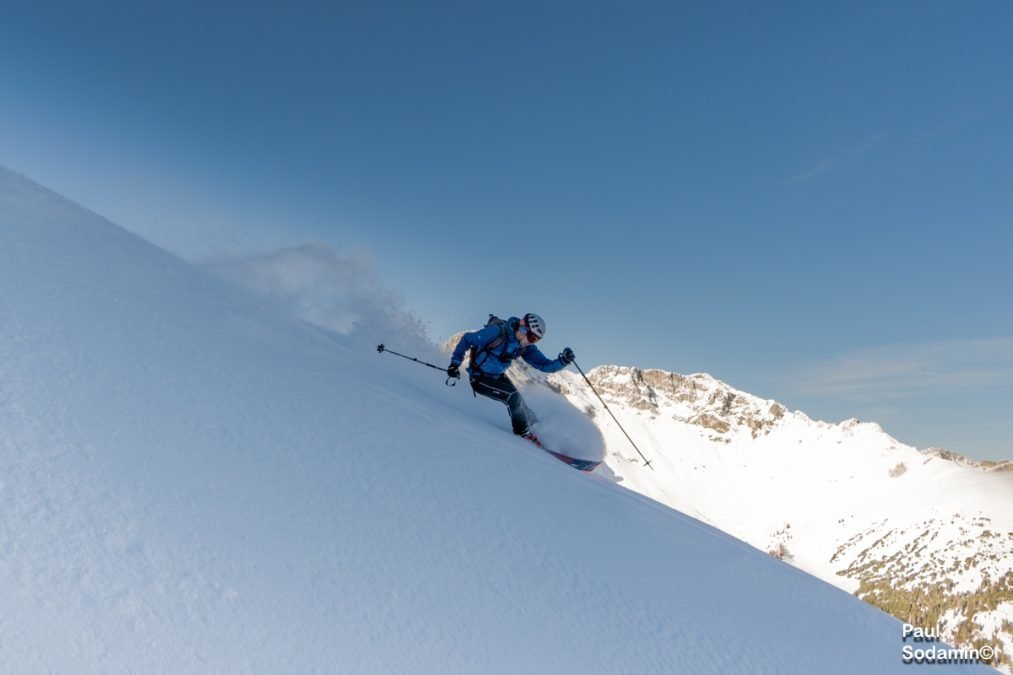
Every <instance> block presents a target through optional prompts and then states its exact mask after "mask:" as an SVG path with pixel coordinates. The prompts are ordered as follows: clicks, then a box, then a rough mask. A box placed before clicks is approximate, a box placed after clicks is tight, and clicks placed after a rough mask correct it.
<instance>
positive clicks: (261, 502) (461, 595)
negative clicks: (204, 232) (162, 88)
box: [0, 169, 959, 673]
mask: <svg viewBox="0 0 1013 675" xmlns="http://www.w3.org/2000/svg"><path fill="white" fill-rule="evenodd" d="M0 288H2V290H3V292H2V293H0V511H2V513H3V514H4V518H3V520H2V523H0V606H2V607H3V608H4V611H3V613H2V616H0V670H2V671H4V672H39V671H57V672H115V671H120V670H128V671H132V672H233V671H254V672H310V671H326V672H462V671H467V672H510V673H517V672H629V673H645V672H750V673H753V672H772V673H773V672H777V673H784V672H805V673H811V672H849V673H850V672H877V673H879V672H890V671H904V670H905V666H903V664H902V663H901V660H900V650H901V647H902V643H901V639H900V632H901V626H900V624H899V622H897V621H896V620H894V619H892V618H890V617H888V616H887V615H885V614H883V613H880V612H878V611H876V610H874V609H872V608H870V607H869V606H867V605H865V604H864V603H861V602H860V601H858V600H856V599H854V598H852V597H851V596H849V595H848V594H846V593H844V592H842V591H840V590H838V589H836V588H833V587H831V586H829V585H827V584H825V583H823V582H821V581H818V580H816V579H814V578H812V577H810V576H808V575H805V574H803V573H801V572H799V571H797V570H795V569H793V568H792V567H790V566H788V565H785V564H783V563H781V562H779V561H776V560H774V559H772V558H770V557H769V556H767V555H765V554H763V553H761V552H758V551H756V550H755V549H754V548H752V547H750V546H747V545H745V544H743V543H741V542H738V541H736V540H734V539H732V538H731V537H730V536H728V535H726V534H723V533H721V532H719V531H717V530H715V529H713V528H712V527H709V526H707V525H704V524H702V523H700V522H699V521H697V520H694V519H693V518H690V517H688V516H685V515H682V514H679V513H677V512H674V511H672V510H670V509H668V508H666V507H664V506H661V505H660V504H657V503H655V502H653V501H651V500H648V499H647V498H645V497H642V496H640V495H637V494H634V493H632V492H629V491H627V490H624V489H622V488H620V487H618V486H616V485H614V484H612V483H610V482H609V481H606V480H600V479H596V478H594V477H589V476H586V475H583V474H581V473H579V472H576V471H574V470H572V469H570V468H568V467H566V466H564V465H563V464H562V463H560V462H558V461H556V460H555V459H553V458H551V457H549V456H548V455H546V454H544V453H542V452H540V451H538V450H536V449H534V448H532V447H531V446H530V445H528V444H526V443H524V442H522V441H518V440H516V439H514V438H513V437H512V436H511V435H510V434H509V433H508V432H506V423H505V419H502V420H501V419H500V418H501V416H502V413H501V411H491V410H490V411H489V414H488V415H487V413H486V412H479V414H478V415H477V416H476V414H475V412H476V410H484V408H476V406H475V403H474V400H473V399H472V398H471V396H470V394H469V393H468V392H466V391H465V390H464V388H463V387H458V388H453V389H451V388H446V387H443V386H442V378H441V377H439V375H438V374H436V375H435V377H434V375H433V374H432V373H431V372H430V371H428V369H424V368H416V367H415V366H414V365H413V364H407V363H403V362H399V361H398V360H396V359H385V358H384V357H382V356H379V355H377V354H376V353H375V351H369V350H363V349H362V348H361V346H360V341H357V340H356V339H355V336H354V335H351V334H350V335H348V336H345V337H342V336H336V335H335V334H330V333H324V332H321V331H320V330H318V329H316V328H314V327H312V326H310V325H308V324H306V323H302V322H299V321H295V320H293V319H292V318H291V317H289V316H287V315H285V314H284V313H281V312H278V311H276V309H275V308H273V307H272V306H270V305H269V304H265V303H264V302H263V301H261V300H258V299H255V298H253V297H252V296H249V295H247V294H246V293H245V292H243V291H240V290H237V289H235V288H234V287H230V286H228V285H226V284H225V283H224V282H222V281H219V280H217V279H216V278H215V277H213V276H211V275H210V273H208V272H206V271H203V270H201V269H198V268H196V267H194V266H192V265H189V264H187V263H185V262H182V261H180V260H179V259H177V258H174V257H173V256H171V255H169V254H167V253H165V252H163V251H161V250H159V249H157V248H155V247H153V246H151V245H149V244H147V243H145V242H144V241H142V240H140V239H138V238H136V237H134V236H132V235H130V234H128V233H126V232H125V231H123V230H121V229H120V228H118V227H116V226H114V225H112V224H110V223H108V222H107V221H104V220H103V219H101V218H99V217H97V216H95V215H93V214H89V213H87V212H85V211H83V210H81V209H80V208H78V207H76V206H74V205H73V204H70V203H68V202H66V201H64V200H62V199H61V198H59V197H58V196H56V195H54V194H53V193H50V192H48V191H46V190H44V189H42V188H40V187H38V186H37V185H35V184H33V183H31V182H30V181H28V180H26V179H24V178H23V177H21V176H19V175H17V174H14V173H12V172H10V171H7V170H4V169H0ZM397 337H398V336H396V335H392V336H390V337H389V338H388V341H389V342H390V343H391V344H393V343H394V342H395V341H396V339H397ZM410 337H411V336H407V335H406V336H405V338H406V339H409V338H410ZM434 356H435V355H434ZM492 412H496V413H498V414H497V415H492ZM958 669H959V668H957V667H954V668H953V670H958ZM946 670H949V669H946Z"/></svg>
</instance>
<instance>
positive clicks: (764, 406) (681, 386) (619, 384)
mask: <svg viewBox="0 0 1013 675" xmlns="http://www.w3.org/2000/svg"><path fill="white" fill-rule="evenodd" d="M588 379H589V380H590V381H591V383H592V384H594V386H595V388H596V389H598V391H599V392H600V393H601V395H602V396H603V397H606V398H611V399H612V400H613V401H616V402H619V403H622V404H623V405H625V406H628V407H630V408H634V409H637V410H643V411H645V412H649V413H651V414H654V415H658V414H662V413H661V411H662V410H664V411H666V413H667V412H668V411H671V410H675V411H676V412H675V413H674V415H673V416H674V417H675V419H678V420H680V421H684V422H687V423H689V424H693V425H696V426H700V427H704V428H706V429H709V430H711V431H713V432H716V433H717V434H719V435H726V434H733V433H736V432H738V431H739V430H748V432H749V433H750V434H751V435H752V436H753V438H756V437H757V436H759V435H761V434H765V433H769V432H770V430H771V429H773V428H774V426H775V425H777V424H778V422H779V421H780V420H781V419H782V418H784V416H785V414H786V413H787V410H786V409H785V407H784V406H782V405H780V404H779V403H776V402H774V401H765V400H763V399H759V398H757V397H755V396H750V395H749V394H746V393H743V392H741V391H737V390H735V389H733V388H731V387H729V386H728V385H727V384H725V383H724V382H721V381H720V380H716V379H714V378H713V377H711V376H710V375H705V374H695V375H679V374H678V373H669V372H667V371H664V370H653V369H640V368H627V367H623V366H600V367H598V368H594V369H592V370H591V372H589V373H588Z"/></svg>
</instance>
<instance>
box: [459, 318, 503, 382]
mask: <svg viewBox="0 0 1013 675" xmlns="http://www.w3.org/2000/svg"><path fill="white" fill-rule="evenodd" d="M489 326H499V337H497V338H496V339H495V340H492V341H490V342H489V344H487V345H486V346H484V347H482V348H481V349H475V348H474V347H472V348H471V351H470V352H469V358H470V359H471V365H472V367H473V368H477V369H478V370H480V371H481V370H482V366H481V364H480V363H479V362H478V359H479V358H480V357H484V358H482V363H485V362H486V360H488V358H489V352H491V351H492V350H494V349H496V348H498V347H499V346H500V345H501V344H503V343H504V342H506V340H507V336H508V335H509V330H510V322H509V321H507V320H506V319H501V318H499V317H498V316H496V315H495V314H490V315H489V320H488V321H486V322H485V326H483V328H488V327H489Z"/></svg>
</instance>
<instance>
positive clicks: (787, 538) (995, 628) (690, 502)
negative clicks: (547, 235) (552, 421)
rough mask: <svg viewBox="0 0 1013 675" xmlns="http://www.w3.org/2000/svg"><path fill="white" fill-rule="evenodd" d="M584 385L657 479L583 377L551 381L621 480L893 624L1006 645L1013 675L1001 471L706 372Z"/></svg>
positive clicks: (609, 369)
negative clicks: (824, 418)
mask: <svg viewBox="0 0 1013 675" xmlns="http://www.w3.org/2000/svg"><path fill="white" fill-rule="evenodd" d="M587 375H588V379H589V380H590V382H591V383H592V384H593V385H594V386H595V388H596V389H597V390H598V392H599V393H600V394H601V396H602V398H603V399H604V400H605V401H606V402H607V403H608V404H609V406H610V408H612V410H613V412H614V413H615V414H616V415H617V417H618V418H619V420H620V422H621V423H622V424H623V426H624V427H625V428H626V431H627V432H629V433H630V435H631V436H632V438H633V439H634V441H635V442H637V444H638V446H639V447H640V449H641V450H642V451H644V452H645V453H646V454H647V456H648V458H650V459H651V460H652V461H653V462H654V464H653V466H654V467H655V469H656V471H648V470H645V469H644V468H643V467H642V466H641V462H640V460H639V458H638V457H637V456H636V455H635V453H634V451H633V450H632V449H631V448H630V447H629V442H628V441H627V440H626V438H625V436H623V435H622V434H621V433H620V432H619V431H618V430H617V429H616V428H615V425H614V423H613V422H612V420H611V418H610V417H609V416H608V415H607V414H606V413H605V412H604V411H602V410H601V409H600V408H601V405H600V403H599V402H598V401H597V400H596V398H595V397H594V396H593V394H591V393H590V392H589V391H588V389H587V385H586V383H585V382H584V381H583V378H581V377H580V376H579V375H577V374H574V373H569V372H563V373H559V374H555V375H552V376H550V377H548V378H544V379H545V382H546V384H548V385H549V386H551V387H552V388H554V389H556V390H557V391H559V392H560V393H562V394H564V395H565V396H567V397H568V398H569V399H570V400H572V401H574V403H575V404H576V405H578V406H579V407H582V408H583V409H585V410H586V411H587V412H588V413H589V414H591V415H592V416H593V417H594V419H595V420H596V422H598V424H599V426H600V428H601V429H602V432H603V434H604V435H605V437H606V445H607V448H608V454H607V456H606V465H607V467H608V469H610V470H611V472H612V473H613V474H614V476H615V479H616V480H619V481H620V482H621V484H623V485H626V486H627V487H629V488H631V489H633V490H635V491H637V492H640V493H642V494H645V495H647V496H650V497H651V498H653V499H657V500H659V501H661V502H662V503H665V504H668V505H670V506H672V507H673V508H676V509H679V510H681V511H685V512H688V513H693V514H694V515H696V516H697V517H699V518H701V519H702V520H704V521H705V522H708V523H710V524H712V525H714V526H715V527H718V528H720V529H722V530H724V531H726V532H729V533H732V534H733V535H735V536H737V537H739V538H741V539H743V540H745V541H747V542H749V543H751V544H752V545H754V546H756V547H757V548H759V549H761V550H763V551H767V552H769V553H770V554H771V555H774V556H775V557H778V558H781V559H785V560H787V561H789V562H791V563H792V564H794V565H796V566H798V567H799V568H801V569H804V570H806V571H808V572H810V573H812V574H814V575H816V576H818V577H820V578H821V579H824V580H825V581H828V582H829V583H832V584H835V585H837V586H838V587H840V588H842V589H843V590H847V591H849V592H853V593H855V594H856V595H858V597H861V598H863V599H865V600H867V601H869V602H871V603H872V604H874V605H876V606H878V607H880V608H882V609H884V610H886V611H889V612H891V613H893V614H894V615H895V616H898V617H899V618H902V619H904V620H906V621H910V622H913V623H918V622H921V623H928V624H930V625H941V626H942V630H943V632H944V635H945V636H946V637H947V638H948V639H950V640H953V641H954V642H955V643H956V644H962V645H983V644H986V643H988V644H1000V645H1003V647H1004V649H1005V654H1006V665H1005V666H1003V667H1004V668H1005V670H1006V672H1009V665H1008V664H1009V663H1010V662H1013V473H1011V472H1010V471H1009V468H1010V464H1009V463H1008V462H1007V463H977V462H972V461H970V460H967V459H965V458H962V457H960V456H959V455H956V454H955V453H949V452H945V451H939V450H929V451H925V452H922V451H919V450H917V449H915V448H913V447H911V446H908V445H905V444H903V443H901V442H899V441H898V440H897V439H895V438H893V437H891V436H890V435H889V434H887V433H886V432H884V431H883V429H882V428H881V427H880V426H879V425H878V424H875V423H869V422H859V421H858V420H856V419H851V420H846V421H844V422H841V423H839V424H829V423H826V422H820V421H815V420H812V419H810V418H809V417H808V416H806V415H805V414H804V413H802V412H799V411H789V410H788V409H787V408H786V407H785V406H783V405H781V404H780V403H777V402H776V401H772V400H767V399H762V398H759V397H756V396H752V395H750V394H747V393H744V392H742V391H739V390H736V389H734V388H733V387H731V386H729V385H727V384H726V383H724V382H721V381H720V380H717V379H715V378H713V377H711V376H710V375H707V374H693V375H679V374H676V373H669V372H666V371H662V370H649V369H639V368H634V367H621V366H602V367H598V368H594V369H592V370H591V371H589V372H588V373H587ZM529 377H531V376H530V375H529ZM535 379H538V378H535Z"/></svg>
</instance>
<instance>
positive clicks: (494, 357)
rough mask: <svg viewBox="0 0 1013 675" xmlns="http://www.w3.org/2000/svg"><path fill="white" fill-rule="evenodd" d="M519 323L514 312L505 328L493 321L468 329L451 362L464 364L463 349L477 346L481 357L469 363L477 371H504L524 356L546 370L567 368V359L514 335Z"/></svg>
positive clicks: (546, 371)
mask: <svg viewBox="0 0 1013 675" xmlns="http://www.w3.org/2000/svg"><path fill="white" fill-rule="evenodd" d="M519 325H520V319H518V318H517V317H515V316H512V317H510V318H509V319H507V321H506V330H505V331H504V330H503V328H502V327H501V326H499V325H493V326H486V327H485V328H483V329H481V330H477V331H474V332H472V333H465V334H464V336H462V337H461V341H460V342H458V343H457V347H456V348H455V349H454V353H453V355H452V356H451V357H450V362H451V363H452V364H454V365H457V366H459V365H461V362H462V361H464V353H465V352H466V351H468V350H469V349H471V348H472V347H474V348H475V353H476V354H478V358H477V359H475V360H476V361H477V363H475V362H472V363H471V364H469V365H468V372H469V373H476V371H477V372H478V373H484V374H485V375H494V376H495V375H502V374H503V373H505V372H506V369H507V368H509V367H510V364H511V363H512V362H513V360H514V359H516V358H517V357H521V358H523V359H524V360H525V361H527V362H528V363H529V364H530V365H532V366H533V367H535V368H537V369H538V370H540V371H542V372H543V373H555V372H558V371H560V370H562V369H563V368H566V364H565V363H563V362H562V361H560V360H559V359H558V358H556V359H550V358H548V357H547V356H546V355H545V354H543V353H542V352H540V351H538V347H536V346H534V345H527V346H526V347H525V346H522V345H521V343H520V342H518V341H517V336H515V335H514V333H515V332H516V331H517V326H519ZM500 335H503V341H502V343H500V344H499V345H497V346H495V347H493V348H492V349H490V350H488V351H482V350H483V349H484V348H485V347H486V345H488V344H489V343H491V342H494V341H495V340H496V339H497V338H499V337H500Z"/></svg>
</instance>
